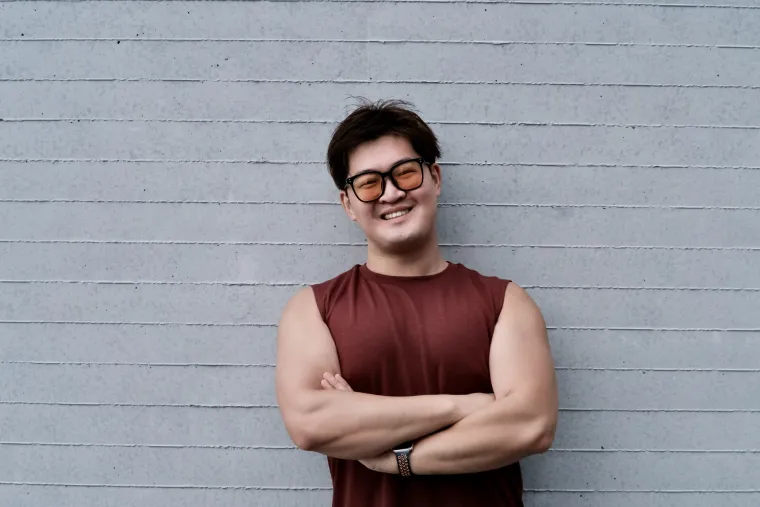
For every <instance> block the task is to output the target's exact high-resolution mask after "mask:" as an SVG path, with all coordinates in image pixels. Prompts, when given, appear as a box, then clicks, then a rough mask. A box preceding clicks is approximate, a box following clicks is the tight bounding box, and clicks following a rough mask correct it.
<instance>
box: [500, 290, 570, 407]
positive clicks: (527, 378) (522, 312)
mask: <svg viewBox="0 0 760 507" xmlns="http://www.w3.org/2000/svg"><path fill="white" fill-rule="evenodd" d="M490 370H491V383H492V386H493V390H494V391H493V392H494V394H495V395H496V397H497V398H500V397H504V396H509V395H512V394H518V393H519V394H520V395H525V396H526V397H529V398H530V399H534V400H535V402H536V403H537V404H544V405H545V407H546V410H551V409H552V407H554V406H556V403H557V401H556V396H557V394H556V380H555V373H554V362H553V360H552V356H551V350H550V347H549V340H548V337H547V332H546V324H545V322H544V319H543V316H542V315H541V312H540V310H539V308H538V306H537V305H536V304H535V302H534V301H533V299H531V297H530V296H529V295H528V293H527V292H525V290H524V289H523V288H522V287H520V286H518V285H517V284H515V283H510V284H509V285H508V287H507V290H506V293H505V296H504V306H503V308H502V310H501V314H500V316H499V320H498V322H497V324H496V328H495V329H494V335H493V338H492V340H491V351H490Z"/></svg>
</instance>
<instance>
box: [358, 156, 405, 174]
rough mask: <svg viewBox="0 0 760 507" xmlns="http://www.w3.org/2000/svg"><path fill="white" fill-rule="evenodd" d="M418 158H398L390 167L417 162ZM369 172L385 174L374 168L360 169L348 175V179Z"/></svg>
mask: <svg viewBox="0 0 760 507" xmlns="http://www.w3.org/2000/svg"><path fill="white" fill-rule="evenodd" d="M418 158H419V157H405V158H400V159H398V160H396V161H395V162H394V163H392V164H391V165H390V167H395V166H397V165H399V164H403V163H404V162H409V161H410V160H417V159H418ZM389 170H390V169H389ZM371 172H378V173H381V172H385V171H382V170H380V169H374V168H373V169H362V170H361V171H357V172H356V174H351V175H349V178H353V177H354V176H359V175H360V174H364V173H371Z"/></svg>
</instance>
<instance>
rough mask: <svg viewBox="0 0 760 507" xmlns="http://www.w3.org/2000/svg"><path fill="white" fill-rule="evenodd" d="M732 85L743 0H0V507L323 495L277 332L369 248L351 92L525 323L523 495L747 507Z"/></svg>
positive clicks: (748, 22) (321, 502)
mask: <svg viewBox="0 0 760 507" xmlns="http://www.w3.org/2000/svg"><path fill="white" fill-rule="evenodd" d="M696 4H699V5H696ZM758 83H760V2H758V1H757V0H721V2H719V3H717V2H711V1H708V0H693V1H692V0H689V1H688V2H687V1H686V0H683V1H681V0H668V1H667V2H664V1H659V0H650V1H644V2H640V1H636V2H633V1H632V0H630V1H629V0H624V1H617V2H581V1H578V2H552V1H547V2H532V1H529V0H526V1H522V2H497V1H493V2H491V1H488V2H482V1H463V2H457V1H445V2H433V1H430V2H428V1H404V2H394V3H391V2H360V1H349V2H331V1H327V2H321V1H320V2H299V1H296V2H271V3H270V2H226V1H219V2H179V1H177V2H175V1H168V2H162V1H148V2H138V1H128V2H122V1H108V2H91V1H83V2H68V1H64V2H37V1H12V2H0V118H2V121H0V505H4V506H5V505H7V506H13V507H22V506H28V507H53V506H55V507H59V506H77V507H96V506H97V507H137V506H139V507H158V506H160V507H177V506H206V505H208V506H211V505H213V506H218V505H224V506H247V507H248V506H278V507H287V506H299V507H301V506H304V507H308V506H325V505H329V500H330V491H329V476H328V473H327V468H326V465H325V461H324V459H323V458H322V457H321V456H318V455H314V454H309V453H305V452H302V451H299V450H296V449H294V448H293V447H292V442H291V441H290V440H289V438H288V436H287V434H286V432H285V431H284V429H283V428H282V425H281V423H280V418H279V414H278V411H277V408H276V406H275V402H276V400H275V396H274V391H273V373H274V369H273V365H274V361H275V354H274V350H275V333H276V328H275V323H276V321H277V318H278V316H279V312H280V310H281V308H282V306H283V304H284V303H285V301H286V300H287V298H288V297H289V296H290V295H291V294H292V293H293V291H294V290H296V288H297V287H298V286H300V285H302V284H305V283H310V282H314V281H319V280H323V279H326V278H328V277H331V276H333V275H335V274H337V273H338V272H340V271H341V270H343V269H347V268H348V267H349V266H350V265H351V264H353V263H356V262H362V260H363V255H364V249H363V246H362V235H361V234H360V232H359V231H358V230H357V229H355V228H354V227H353V226H352V224H350V223H349V222H348V221H347V220H346V219H345V218H344V216H343V214H342V212H341V210H340V209H339V207H338V206H337V205H336V193H335V191H334V189H333V188H332V186H331V182H330V179H329V177H328V175H327V171H326V168H325V166H324V163H323V160H324V152H325V148H326V144H327V140H328V138H329V135H330V132H331V130H332V128H333V127H334V125H335V122H336V121H338V120H339V119H340V118H342V116H343V115H344V114H345V113H346V112H347V111H348V110H349V108H350V107H351V106H352V105H353V103H354V101H353V100H351V99H350V96H353V95H363V96H367V97H369V98H373V99H377V98H402V99H407V100H410V101H412V102H414V103H415V104H416V105H417V106H418V109H419V110H420V112H421V113H422V114H423V116H424V117H425V118H426V119H427V120H429V121H430V122H431V124H432V126H433V128H434V129H435V130H436V132H437V133H438V134H439V136H440V138H441V141H442V144H443V148H444V158H443V163H444V165H443V168H444V175H445V190H444V195H443V198H442V204H441V208H440V216H441V240H442V242H443V243H444V244H445V253H446V255H447V256H448V257H449V258H450V259H451V260H455V261H459V262H464V263H466V264H468V265H469V266H471V267H474V268H476V269H480V270H482V271H483V272H486V273H493V274H498V275H501V276H505V277H509V278H512V279H514V280H515V281H517V282H518V283H520V284H521V285H523V286H524V287H526V288H527V289H528V290H529V291H530V293H531V294H532V295H533V296H534V297H535V298H536V300H537V301H538V303H539V305H540V306H541V308H542V310H543V311H544V314H545V316H546V318H547V322H548V325H549V327H550V336H551V341H552V346H553V349H554V354H555V358H556V362H557V367H558V372H557V373H558V378H559V382H560V391H561V407H562V409H561V418H560V427H559V430H558V435H557V439H556V442H555V445H554V448H553V449H552V450H551V451H550V452H548V453H546V454H545V455H542V456H539V457H534V458H530V459H528V460H525V461H524V471H525V483H526V488H527V490H528V491H527V492H526V504H527V505H528V506H529V507H554V506H561V507H577V506H586V507H640V506H647V507H657V506H667V507H686V506H689V507H718V506H720V507H724V506H728V505H731V506H736V507H754V506H757V505H760V454H759V453H758V450H760V394H759V393H760V369H758V358H760V198H758V194H759V193H760V192H759V191H758V189H760V87H758Z"/></svg>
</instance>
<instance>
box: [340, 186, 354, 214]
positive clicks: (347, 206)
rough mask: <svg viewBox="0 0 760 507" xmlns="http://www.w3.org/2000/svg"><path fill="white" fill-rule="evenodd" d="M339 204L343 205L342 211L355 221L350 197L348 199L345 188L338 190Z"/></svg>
mask: <svg viewBox="0 0 760 507" xmlns="http://www.w3.org/2000/svg"><path fill="white" fill-rule="evenodd" d="M340 204H341V206H343V211H345V212H346V215H348V218H349V219H350V220H351V221H353V222H356V214H355V213H354V209H353V207H352V206H351V199H349V196H348V192H347V191H345V190H341V191H340Z"/></svg>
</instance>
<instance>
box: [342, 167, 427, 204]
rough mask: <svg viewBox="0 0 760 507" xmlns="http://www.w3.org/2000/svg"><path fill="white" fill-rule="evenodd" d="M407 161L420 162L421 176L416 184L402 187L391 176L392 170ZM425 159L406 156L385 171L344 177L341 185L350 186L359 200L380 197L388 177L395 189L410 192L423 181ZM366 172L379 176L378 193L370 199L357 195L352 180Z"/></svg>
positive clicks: (371, 200)
mask: <svg viewBox="0 0 760 507" xmlns="http://www.w3.org/2000/svg"><path fill="white" fill-rule="evenodd" d="M409 162H417V163H419V164H420V170H421V171H422V176H421V177H420V184H419V185H417V186H416V187H414V188H408V189H403V188H401V187H400V186H399V184H398V182H397V181H396V179H395V178H394V177H393V171H394V170H395V169H396V168H397V167H398V166H400V165H404V164H408V163H409ZM426 163H427V161H426V160H425V159H424V157H418V158H408V159H404V160H399V161H398V162H396V163H395V164H393V165H392V166H391V168H390V169H388V170H387V171H372V170H370V171H362V172H360V173H358V174H354V175H353V176H351V177H349V178H346V185H345V186H344V187H343V188H344V189H345V188H346V187H348V186H351V190H353V191H354V195H355V196H356V198H357V199H359V200H360V201H361V202H373V201H377V200H378V199H380V198H381V197H382V196H383V194H384V193H385V178H386V177H388V179H389V180H391V183H393V186H395V187H396V188H397V189H399V190H401V191H402V192H411V191H412V190H416V189H418V188H420V187H421V186H422V183H423V182H424V181H425V164H426ZM367 174H377V175H379V176H380V195H378V196H377V197H375V198H374V199H370V200H369V201H365V200H364V199H362V198H361V197H359V194H358V193H357V192H356V189H355V188H354V180H355V179H356V178H358V177H360V176H365V175H367Z"/></svg>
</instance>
